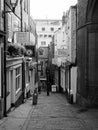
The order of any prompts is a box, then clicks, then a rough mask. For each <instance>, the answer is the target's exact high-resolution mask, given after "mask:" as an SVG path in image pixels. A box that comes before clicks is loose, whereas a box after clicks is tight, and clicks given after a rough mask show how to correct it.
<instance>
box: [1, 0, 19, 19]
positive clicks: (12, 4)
mask: <svg viewBox="0 0 98 130" xmlns="http://www.w3.org/2000/svg"><path fill="white" fill-rule="evenodd" d="M17 4H18V0H10V5H11V10H10V11H5V10H3V11H2V17H4V15H5V14H6V13H10V12H15V8H16V6H17Z"/></svg>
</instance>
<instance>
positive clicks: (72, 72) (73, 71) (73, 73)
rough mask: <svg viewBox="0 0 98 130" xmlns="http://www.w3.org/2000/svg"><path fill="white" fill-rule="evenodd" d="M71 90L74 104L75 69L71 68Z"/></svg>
mask: <svg viewBox="0 0 98 130" xmlns="http://www.w3.org/2000/svg"><path fill="white" fill-rule="evenodd" d="M71 90H72V93H73V102H74V103H76V93H77V67H72V69H71Z"/></svg>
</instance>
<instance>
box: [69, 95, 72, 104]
mask: <svg viewBox="0 0 98 130" xmlns="http://www.w3.org/2000/svg"><path fill="white" fill-rule="evenodd" d="M69 100H70V101H69V102H70V104H73V94H70V99H69Z"/></svg>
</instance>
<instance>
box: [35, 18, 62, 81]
mask: <svg viewBox="0 0 98 130" xmlns="http://www.w3.org/2000/svg"><path fill="white" fill-rule="evenodd" d="M35 21H36V31H37V36H38V41H37V43H38V60H39V61H40V62H41V73H40V76H41V78H45V80H46V67H47V65H49V62H48V61H49V57H50V56H49V50H50V49H49V48H50V44H52V38H53V36H54V32H55V31H56V30H58V29H59V28H60V27H61V20H48V19H44V20H41V19H39V20H35Z"/></svg>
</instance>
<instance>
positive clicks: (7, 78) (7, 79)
mask: <svg viewBox="0 0 98 130" xmlns="http://www.w3.org/2000/svg"><path fill="white" fill-rule="evenodd" d="M9 74H10V73H9V71H7V77H6V82H7V87H6V94H7V96H8V94H9V92H10V88H9V86H10V80H9V78H10V75H9Z"/></svg>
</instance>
